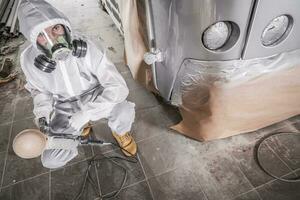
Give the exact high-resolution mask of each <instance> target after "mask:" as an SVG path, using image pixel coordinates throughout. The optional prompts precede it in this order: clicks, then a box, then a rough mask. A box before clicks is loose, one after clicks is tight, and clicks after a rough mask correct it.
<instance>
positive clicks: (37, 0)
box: [18, 0, 71, 47]
mask: <svg viewBox="0 0 300 200" xmlns="http://www.w3.org/2000/svg"><path fill="white" fill-rule="evenodd" d="M18 19H19V24H20V31H21V33H23V35H24V36H25V37H26V38H27V39H28V40H29V41H31V43H32V44H33V45H34V46H35V47H36V39H37V36H38V34H39V33H40V32H41V31H42V30H44V29H45V28H47V27H49V26H53V25H55V24H62V25H64V26H65V27H67V28H68V29H69V31H70V33H71V25H70V21H69V20H68V18H67V17H66V16H65V15H64V14H63V13H62V12H60V11H58V10H57V9H55V8H54V7H53V6H52V5H50V4H49V3H47V2H46V1H44V0H21V3H20V6H19V10H18Z"/></svg>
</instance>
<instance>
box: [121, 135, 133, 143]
mask: <svg viewBox="0 0 300 200" xmlns="http://www.w3.org/2000/svg"><path fill="white" fill-rule="evenodd" d="M128 140H131V136H130V135H129V134H128V133H126V134H125V135H122V136H121V137H120V142H121V144H122V145H123V144H124V143H125V142H127V141H128Z"/></svg>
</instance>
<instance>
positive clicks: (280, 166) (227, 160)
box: [0, 0, 300, 200]
mask: <svg viewBox="0 0 300 200" xmlns="http://www.w3.org/2000/svg"><path fill="white" fill-rule="evenodd" d="M49 1H50V0H49ZM50 2H53V3H54V5H56V6H58V8H59V9H61V10H62V11H63V12H64V13H65V14H66V15H67V16H68V17H69V18H70V20H71V22H72V23H73V25H74V26H73V28H74V29H75V30H77V31H81V32H82V33H84V34H86V35H88V36H89V37H91V38H93V39H94V40H95V42H96V43H97V44H98V45H100V44H102V45H103V46H104V47H105V48H107V49H109V50H108V52H109V55H110V57H111V59H112V61H113V62H114V63H115V64H116V66H117V67H118V70H119V71H120V72H121V74H122V75H123V77H124V78H125V79H126V81H127V84H128V86H129V88H130V95H129V98H128V99H129V100H131V101H133V102H135V103H136V105H137V107H136V108H137V109H136V111H137V114H136V121H135V123H134V127H133V131H132V132H133V135H134V137H135V139H136V141H137V143H138V148H139V152H138V158H139V162H138V163H136V164H126V166H127V168H128V170H129V177H128V180H127V182H126V187H125V189H123V190H122V192H121V193H120V195H119V197H118V199H126V200H142V199H147V200H148V199H155V200H173V199H174V200H193V199H195V200H208V199H209V200H221V199H226V200H231V199H235V200H242V199H243V200H256V199H259V200H262V199H263V200H270V199H272V200H277V199H278V200H292V199H294V200H298V199H300V183H293V184H291V183H283V182H280V181H277V180H274V179H273V178H271V177H269V176H267V175H265V174H264V173H263V172H262V171H260V169H259V168H258V166H257V165H256V163H255V161H254V159H253V148H254V144H255V142H256V141H257V140H259V139H260V138H261V137H262V136H264V135H266V134H268V133H271V132H274V131H278V130H281V131H294V132H295V131H300V117H294V118H292V119H290V120H288V121H284V122H281V123H279V124H275V125H273V126H270V127H267V128H264V129H262V130H259V131H256V132H252V133H248V134H243V135H239V136H235V137H231V138H227V139H222V140H216V141H212V142H202V143H201V142H197V141H194V140H191V139H189V138H186V137H184V136H182V135H179V134H177V133H175V132H173V131H171V130H169V129H168V128H167V127H168V126H169V125H171V124H173V123H174V122H176V121H178V120H179V119H180V117H179V115H178V113H177V112H176V109H174V108H171V107H170V106H167V105H164V104H162V103H161V102H159V101H158V100H157V99H156V98H155V97H154V96H153V95H152V94H151V93H149V92H147V91H146V90H145V89H143V88H142V87H141V86H140V85H139V84H137V83H135V82H134V81H133V80H132V78H131V75H130V72H129V71H128V68H127V67H126V66H125V65H124V64H123V62H122V60H123V48H124V46H123V39H122V36H121V35H120V34H119V33H118V30H117V29H116V28H115V27H114V25H113V22H112V21H111V19H110V18H109V16H107V15H106V14H105V13H104V12H103V11H102V10H101V9H100V8H99V6H98V3H97V1H96V0H85V1H83V0H74V1H72V0H64V1H62V0H61V1H58V0H51V1H50ZM69 5H72V8H71V7H70V6H69ZM25 46H26V44H24V45H23V46H22V47H21V49H22V48H24V47H25ZM20 51H21V50H20ZM19 53H20V52H19ZM16 56H18V55H16ZM16 63H17V65H18V61H17V62H16ZM23 84H24V76H23V75H22V74H21V75H20V76H19V78H18V79H17V80H15V81H13V82H10V83H9V84H7V85H5V86H2V87H0V102H1V104H0V134H1V137H0V174H2V179H1V192H0V199H1V200H2V199H3V200H9V199H17V200H44V199H47V200H48V199H49V200H50V199H53V200H62V199H73V198H74V196H75V194H76V193H77V192H78V190H79V188H80V186H81V184H82V180H83V178H84V170H85V169H86V166H87V159H89V158H91V157H92V156H93V155H95V154H97V153H105V154H106V155H113V154H116V153H118V150H116V149H115V148H111V147H110V146H105V147H95V146H93V147H91V146H88V147H84V148H83V147H81V148H80V155H79V156H78V157H77V158H76V159H74V160H73V161H72V162H70V163H69V164H68V165H67V166H65V167H63V168H60V169H57V170H53V171H50V170H48V169H46V168H43V167H42V165H41V162H40V158H36V159H31V160H22V159H20V158H18V157H17V156H16V155H15V154H14V153H13V151H12V147H11V144H12V140H13V138H14V136H15V135H16V134H17V133H18V132H20V131H21V130H23V129H26V128H34V124H33V114H32V108H33V105H32V100H31V97H30V95H29V94H28V92H26V91H25V90H24V88H23V87H22V86H23ZM93 131H94V133H95V134H96V135H97V137H99V138H102V139H105V140H108V141H112V140H113V139H112V136H111V134H110V130H109V128H108V127H107V125H106V123H105V121H99V122H97V123H96V124H95V125H94V127H93ZM299 144H300V137H299V136H298V137H292V136H287V137H285V138H275V139H274V140H272V141H269V142H268V146H267V145H265V146H263V148H262V154H261V156H262V159H263V161H264V163H265V164H266V167H267V168H268V169H269V170H271V171H272V172H273V173H275V174H277V175H278V176H282V177H284V176H292V175H295V174H296V173H297V174H298V175H299V174H300V145H299ZM92 172H93V174H94V176H95V177H97V178H98V179H97V180H98V188H99V190H100V191H101V193H102V194H108V193H111V192H113V191H115V190H116V189H117V188H118V187H119V185H120V184H121V174H122V172H121V171H120V170H119V169H117V168H115V167H113V166H112V165H111V163H109V162H106V163H104V164H103V165H101V166H98V167H96V168H92ZM82 199H85V200H89V199H96V195H95V193H94V192H93V191H92V190H91V189H89V190H88V192H86V193H85V194H84V198H82Z"/></svg>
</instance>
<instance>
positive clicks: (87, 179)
mask: <svg viewBox="0 0 300 200" xmlns="http://www.w3.org/2000/svg"><path fill="white" fill-rule="evenodd" d="M105 144H111V145H113V146H116V147H118V148H119V149H120V150H124V151H126V152H127V153H129V154H130V155H131V156H132V157H130V158H125V157H121V156H105V155H104V154H96V155H94V156H93V157H92V158H91V159H89V160H88V167H87V169H86V171H85V177H84V180H83V183H82V185H81V188H80V191H79V192H78V194H77V195H76V196H75V198H74V199H73V200H78V199H80V198H81V197H82V195H83V192H84V191H85V190H86V187H87V183H89V184H91V185H92V187H93V190H94V191H95V193H96V194H97V197H98V198H100V200H106V199H112V198H115V197H117V196H118V195H119V194H120V192H121V190H122V189H123V188H124V186H125V183H126V180H127V176H128V171H127V169H126V168H125V167H124V166H123V165H122V164H120V163H119V162H118V161H122V160H123V161H127V162H129V163H137V162H138V159H137V158H136V156H135V155H133V154H131V153H130V152H128V151H127V150H126V149H124V148H122V147H120V146H119V145H118V144H116V143H113V142H111V143H105ZM100 156H101V157H100ZM99 157H100V158H99ZM105 160H108V161H110V162H111V163H113V164H114V165H115V166H118V167H119V168H121V169H122V170H123V172H124V176H123V179H122V184H121V186H120V187H119V189H118V190H117V191H114V192H113V193H109V194H106V195H101V193H100V191H99V190H98V187H97V184H96V181H95V180H94V179H93V178H92V177H91V173H90V170H91V168H92V166H93V165H95V166H99V165H100V164H102V163H104V162H103V161H105Z"/></svg>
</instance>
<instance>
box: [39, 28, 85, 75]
mask: <svg viewBox="0 0 300 200" xmlns="http://www.w3.org/2000/svg"><path fill="white" fill-rule="evenodd" d="M36 45H37V47H38V49H39V50H40V51H41V52H42V53H43V54H41V55H38V56H37V57H36V58H35V60H34V65H35V66H36V67H37V68H38V69H40V70H42V71H44V72H48V73H50V72H52V71H53V70H54V69H55V66H56V62H57V61H64V60H66V59H67V58H68V57H69V56H70V55H71V54H72V55H73V56H75V57H78V58H79V57H84V56H85V55H86V51H87V43H86V42H85V41H83V40H81V39H78V40H73V41H72V40H71V33H70V30H69V28H68V27H67V26H64V25H62V24H56V25H53V26H50V27H47V28H45V29H44V30H42V31H41V32H40V33H39V35H38V37H37V40H36Z"/></svg>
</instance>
